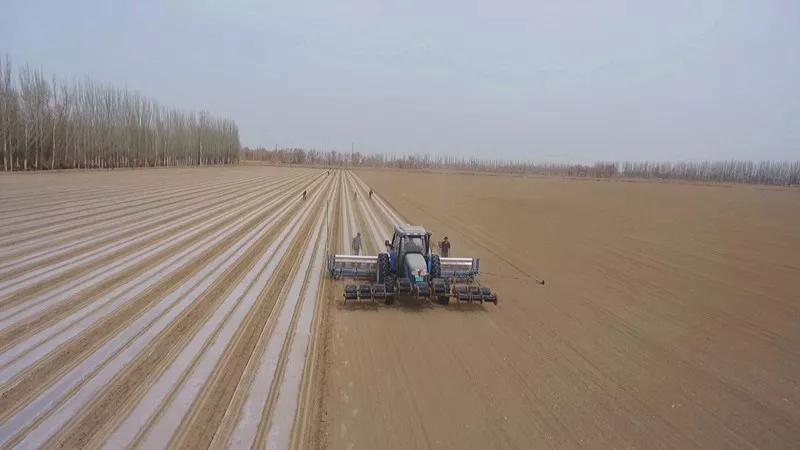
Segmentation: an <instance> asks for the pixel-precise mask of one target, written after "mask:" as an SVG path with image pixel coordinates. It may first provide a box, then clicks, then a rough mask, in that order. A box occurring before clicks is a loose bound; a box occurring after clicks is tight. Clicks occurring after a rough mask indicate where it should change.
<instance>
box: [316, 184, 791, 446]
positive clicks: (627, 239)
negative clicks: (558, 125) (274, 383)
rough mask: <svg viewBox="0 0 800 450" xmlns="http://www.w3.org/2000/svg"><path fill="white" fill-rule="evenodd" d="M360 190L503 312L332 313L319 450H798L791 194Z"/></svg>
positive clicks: (614, 188) (580, 187)
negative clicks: (428, 240) (464, 267)
mask: <svg viewBox="0 0 800 450" xmlns="http://www.w3.org/2000/svg"><path fill="white" fill-rule="evenodd" d="M358 175H359V176H360V177H361V178H362V179H363V180H365V181H366V182H367V184H369V185H370V187H373V188H374V189H375V191H376V192H377V193H378V194H379V195H381V196H382V197H383V198H384V199H386V200H387V201H388V202H389V203H390V204H391V205H392V206H393V207H394V209H395V210H397V211H398V212H399V213H400V214H401V215H402V216H403V217H404V218H405V219H406V220H407V221H408V222H410V223H414V224H421V225H423V226H425V227H427V228H429V229H431V230H433V232H434V238H436V239H441V238H442V237H444V236H445V235H446V236H448V237H449V238H450V240H451V241H452V245H453V248H452V251H453V253H454V255H455V256H478V257H480V258H481V268H482V270H483V271H484V273H485V274H486V275H485V276H483V277H482V281H483V282H484V283H485V284H487V285H489V286H491V287H492V288H493V289H494V290H495V291H497V293H498V295H499V297H500V301H499V305H498V306H497V307H495V306H494V305H490V304H487V305H465V304H461V305H451V306H449V307H446V308H445V307H425V306H419V305H416V306H415V305H405V306H399V307H379V308H372V307H364V308H349V307H343V306H341V300H340V299H341V297H338V299H329V304H331V305H333V306H332V307H331V309H332V311H333V313H332V319H333V320H332V327H331V329H330V333H331V335H330V336H329V351H328V354H327V356H326V359H327V361H328V364H329V366H330V367H328V368H327V370H326V371H325V377H326V378H325V381H324V383H323V384H324V385H325V386H326V388H325V391H326V393H325V397H324V400H323V406H322V412H321V414H320V418H321V422H320V423H321V424H322V425H321V426H322V428H321V429H320V430H319V432H318V433H319V434H318V436H320V441H319V442H318V444H319V445H320V446H322V447H330V448H337V449H338V448H347V449H350V448H383V449H391V448H397V449H407V448H459V449H465V448H646V449H658V448H796V447H797V445H798V442H800V386H799V385H798V383H800V193H798V191H796V190H790V189H769V190H765V189H759V188H756V187H751V186H723V187H708V186H695V185H690V184H658V183H635V182H634V183H605V182H592V181H587V180H580V181H578V180H568V179H558V178H513V177H498V176H479V175H478V176H469V175H444V174H424V173H401V172H389V171H361V172H359V173H358ZM357 214H358V212H357ZM369 241H370V239H365V242H369ZM533 278H536V279H544V280H545V281H546V284H545V285H539V284H537V283H535V282H533V281H531V279H533ZM337 295H340V294H338V293H337Z"/></svg>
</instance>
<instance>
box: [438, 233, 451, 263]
mask: <svg viewBox="0 0 800 450" xmlns="http://www.w3.org/2000/svg"><path fill="white" fill-rule="evenodd" d="M439 251H440V253H441V255H442V258H449V257H450V241H449V240H448V239H447V236H445V237H444V240H443V241H440V242H439Z"/></svg>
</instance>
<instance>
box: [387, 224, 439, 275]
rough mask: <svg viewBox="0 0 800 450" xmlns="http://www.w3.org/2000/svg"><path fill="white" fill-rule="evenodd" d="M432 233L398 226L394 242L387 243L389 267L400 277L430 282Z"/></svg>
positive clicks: (421, 229) (422, 229)
mask: <svg viewBox="0 0 800 450" xmlns="http://www.w3.org/2000/svg"><path fill="white" fill-rule="evenodd" d="M430 237H431V233H430V232H429V231H426V230H425V229H424V228H422V227H419V226H410V225H398V226H397V227H395V230H394V235H393V236H392V240H391V242H390V241H388V240H387V241H385V242H384V243H385V244H386V250H387V252H388V253H389V267H390V271H391V272H392V273H395V274H397V276H398V277H401V276H405V277H406V278H408V279H409V281H412V282H423V281H427V280H428V277H427V275H428V271H429V270H430V263H429V260H430Z"/></svg>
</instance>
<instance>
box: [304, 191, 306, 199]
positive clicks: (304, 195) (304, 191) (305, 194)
mask: <svg viewBox="0 0 800 450" xmlns="http://www.w3.org/2000/svg"><path fill="white" fill-rule="evenodd" d="M305 199H306V191H303V200H305Z"/></svg>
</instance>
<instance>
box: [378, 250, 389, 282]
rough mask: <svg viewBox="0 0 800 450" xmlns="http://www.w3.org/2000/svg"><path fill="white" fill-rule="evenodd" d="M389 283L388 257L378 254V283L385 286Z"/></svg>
mask: <svg viewBox="0 0 800 450" xmlns="http://www.w3.org/2000/svg"><path fill="white" fill-rule="evenodd" d="M388 282H389V255H388V254H387V253H380V254H379V255H378V283H383V284H386V283H388Z"/></svg>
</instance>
